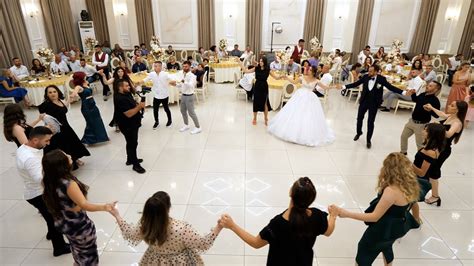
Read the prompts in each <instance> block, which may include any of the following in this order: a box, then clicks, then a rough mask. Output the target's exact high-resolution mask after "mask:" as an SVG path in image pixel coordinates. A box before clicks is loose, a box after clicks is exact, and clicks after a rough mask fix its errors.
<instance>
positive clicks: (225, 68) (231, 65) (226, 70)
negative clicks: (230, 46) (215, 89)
mask: <svg viewBox="0 0 474 266" xmlns="http://www.w3.org/2000/svg"><path fill="white" fill-rule="evenodd" d="M209 66H210V67H211V68H212V69H214V82H216V83H224V82H233V81H234V73H237V74H238V75H239V76H240V64H239V63H237V62H235V61H223V62H219V63H215V62H214V63H209Z"/></svg>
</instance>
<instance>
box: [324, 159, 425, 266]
mask: <svg viewBox="0 0 474 266" xmlns="http://www.w3.org/2000/svg"><path fill="white" fill-rule="evenodd" d="M411 164H412V163H411V161H410V160H409V159H408V158H407V157H406V156H405V155H403V154H401V153H398V152H393V153H390V154H389V155H388V156H387V158H385V160H384V162H383V167H382V169H381V170H380V174H379V178H378V184H377V191H378V196H377V198H376V199H375V200H373V201H372V202H371V204H370V207H369V208H368V209H367V210H366V211H365V213H359V212H351V211H348V210H345V209H342V208H339V207H337V206H334V205H332V206H330V207H329V210H330V211H332V209H336V210H335V212H336V213H338V214H339V217H341V218H351V219H355V220H359V221H363V222H365V223H366V224H367V225H368V227H367V230H365V232H364V234H363V235H362V238H361V239H360V241H359V244H358V247H357V256H356V263H357V265H359V266H370V265H372V263H373V262H374V261H375V259H376V258H377V256H378V255H379V254H380V253H382V254H383V258H384V261H385V265H390V264H391V263H392V261H393V259H394V255H393V249H392V245H393V243H394V242H395V240H397V239H398V238H401V237H403V236H404V235H405V234H406V233H407V232H408V230H410V229H412V228H416V226H418V224H417V223H416V221H415V219H414V218H413V216H411V214H410V212H409V209H410V206H411V204H412V203H413V202H416V201H417V200H418V197H419V195H420V188H419V185H418V181H417V178H416V174H415V172H414V171H413V168H412V167H411Z"/></svg>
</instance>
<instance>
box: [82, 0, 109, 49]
mask: <svg viewBox="0 0 474 266" xmlns="http://www.w3.org/2000/svg"><path fill="white" fill-rule="evenodd" d="M86 5H87V10H88V12H89V14H90V16H91V20H92V21H93V22H94V31H95V37H96V39H97V41H98V42H99V43H100V44H102V43H104V41H110V37H109V27H108V25H107V16H106V14H105V4H104V1H97V0H86Z"/></svg>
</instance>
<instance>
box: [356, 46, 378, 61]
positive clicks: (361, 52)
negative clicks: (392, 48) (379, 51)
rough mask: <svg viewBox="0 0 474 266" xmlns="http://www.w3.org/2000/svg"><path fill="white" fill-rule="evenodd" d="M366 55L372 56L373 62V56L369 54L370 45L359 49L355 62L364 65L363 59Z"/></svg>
mask: <svg viewBox="0 0 474 266" xmlns="http://www.w3.org/2000/svg"><path fill="white" fill-rule="evenodd" d="M367 57H370V58H372V62H374V58H373V57H372V55H371V54H370V46H368V45H367V46H365V48H364V50H362V51H360V53H359V55H358V56H357V62H358V63H359V64H361V65H364V62H365V59H366V58H367Z"/></svg>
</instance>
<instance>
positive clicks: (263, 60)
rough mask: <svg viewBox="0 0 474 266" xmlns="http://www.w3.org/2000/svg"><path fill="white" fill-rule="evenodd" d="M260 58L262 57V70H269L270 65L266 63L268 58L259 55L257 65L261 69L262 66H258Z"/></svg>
mask: <svg viewBox="0 0 474 266" xmlns="http://www.w3.org/2000/svg"><path fill="white" fill-rule="evenodd" d="M260 59H262V62H263V70H270V66H269V65H268V59H267V58H266V57H265V56H261V57H260V58H259V59H258V67H259V68H260V69H262V67H261V66H260Z"/></svg>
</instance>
